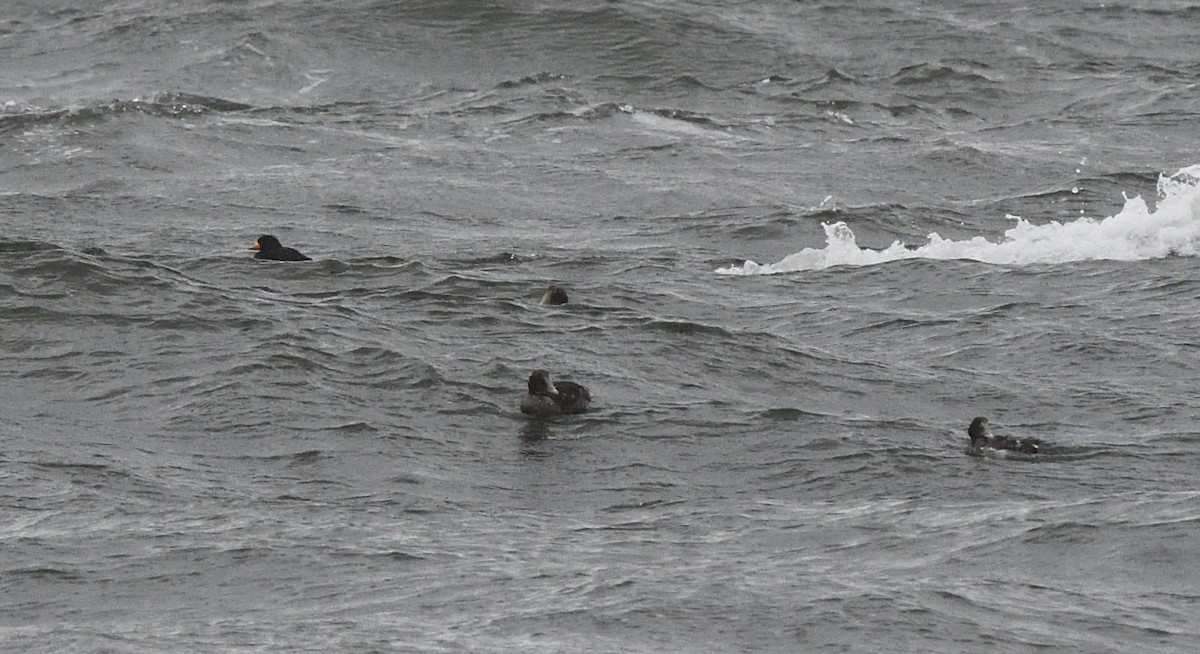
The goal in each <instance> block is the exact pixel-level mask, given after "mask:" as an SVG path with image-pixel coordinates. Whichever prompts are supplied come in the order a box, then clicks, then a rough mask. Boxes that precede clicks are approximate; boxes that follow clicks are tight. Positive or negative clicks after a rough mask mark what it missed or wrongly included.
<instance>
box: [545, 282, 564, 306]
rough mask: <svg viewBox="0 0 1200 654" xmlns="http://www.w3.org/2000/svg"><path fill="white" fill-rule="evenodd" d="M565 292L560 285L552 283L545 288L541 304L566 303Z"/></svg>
mask: <svg viewBox="0 0 1200 654" xmlns="http://www.w3.org/2000/svg"><path fill="white" fill-rule="evenodd" d="M566 303H567V292H566V291H564V290H563V289H562V287H561V286H556V285H554V284H551V285H550V288H547V289H546V294H545V295H543V296H542V304H566Z"/></svg>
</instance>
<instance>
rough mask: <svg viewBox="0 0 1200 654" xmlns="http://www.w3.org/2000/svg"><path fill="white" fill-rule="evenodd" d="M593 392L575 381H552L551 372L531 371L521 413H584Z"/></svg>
mask: <svg viewBox="0 0 1200 654" xmlns="http://www.w3.org/2000/svg"><path fill="white" fill-rule="evenodd" d="M591 401H592V394H591V393H589V392H588V389H586V388H584V387H583V386H580V385H579V384H576V383H575V382H569V381H560V382H551V381H550V373H549V372H548V371H545V370H534V371H533V372H531V373H529V391H528V392H526V393H525V396H524V397H522V398H521V413H528V414H530V415H535V416H557V415H563V414H568V413H583V412H584V411H586V410H587V406H588V402H591Z"/></svg>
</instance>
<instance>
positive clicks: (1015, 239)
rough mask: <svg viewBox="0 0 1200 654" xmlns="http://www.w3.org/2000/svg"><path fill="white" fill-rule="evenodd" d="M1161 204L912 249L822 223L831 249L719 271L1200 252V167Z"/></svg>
mask: <svg viewBox="0 0 1200 654" xmlns="http://www.w3.org/2000/svg"><path fill="white" fill-rule="evenodd" d="M1158 195H1159V198H1160V200H1159V202H1158V207H1157V209H1155V210H1152V209H1151V208H1150V207H1149V206H1148V205H1147V204H1146V201H1145V200H1143V199H1142V198H1141V197H1140V196H1135V197H1126V198H1125V206H1124V207H1122V208H1121V211H1120V212H1118V213H1117V214H1115V215H1112V216H1109V217H1108V218H1104V219H1103V220H1096V219H1094V218H1080V219H1079V220H1075V221H1071V222H1066V223H1061V222H1057V221H1055V222H1050V223H1047V224H1044V225H1034V224H1032V223H1030V222H1028V221H1026V220H1024V219H1022V218H1020V217H1018V216H1009V217H1010V218H1012V219H1014V220H1016V221H1017V224H1016V225H1015V226H1014V227H1013V228H1011V229H1009V230H1008V231H1006V232H1004V239H1003V240H1001V241H1000V242H996V243H994V242H992V241H989V240H987V239H985V238H983V237H982V236H976V237H974V238H972V239H969V240H965V241H954V240H948V239H944V238H942V237H940V236H938V234H937V233H936V232H935V233H932V234H930V235H929V237H928V239H929V241H928V242H927V243H926V244H924V245H921V246H918V247H908V246H907V245H905V244H904V243H902V242H900V241H896V242H894V243H892V244H891V245H890V246H888V247H887V248H885V249H882V250H872V249H869V248H860V247H858V244H857V242H856V241H855V236H854V232H853V231H852V230H851V229H850V227H849V226H848V225H847V224H846V223H844V222H836V223H832V224H830V223H821V226H822V227H824V228H825V247H824V248H821V249H816V248H805V249H803V250H801V251H799V252H796V253H794V254H790V255H788V256H786V257H784V258H783V259H782V260H781V261H779V262H777V263H773V264H759V263H755V262H753V261H746V262H745V263H744V264H742V265H741V266H729V267H727V268H719V269H718V270H717V271H716V272H718V273H721V274H726V275H769V274H775V273H786V272H798V271H805V270H821V269H824V268H829V267H832V266H869V265H874V264H879V263H886V262H888V261H897V260H901V259H970V260H974V261H982V262H984V263H993V264H1001V265H1018V266H1019V265H1027V264H1043V263H1051V264H1052V263H1067V262H1072V261H1085V260H1093V259H1108V260H1116V261H1140V260H1144V259H1161V258H1163V257H1168V256H1196V255H1197V254H1198V253H1200V247H1198V244H1200V165H1195V166H1190V167H1188V168H1183V169H1181V170H1179V171H1178V172H1176V173H1175V174H1174V175H1171V176H1166V175H1162V176H1160V177H1159V180H1158Z"/></svg>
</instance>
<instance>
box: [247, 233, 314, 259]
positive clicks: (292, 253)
mask: <svg viewBox="0 0 1200 654" xmlns="http://www.w3.org/2000/svg"><path fill="white" fill-rule="evenodd" d="M250 249H251V250H258V252H255V253H254V258H255V259H270V260H272V261H312V258H311V257H307V256H304V255H303V254H301V252H300V251H299V250H297V249H295V248H285V247H283V244H282V243H280V242H279V239H277V238H275V237H274V236H270V235H268V234H263V235H262V236H259V237H258V240H257V241H255V242H254V245H251V246H250Z"/></svg>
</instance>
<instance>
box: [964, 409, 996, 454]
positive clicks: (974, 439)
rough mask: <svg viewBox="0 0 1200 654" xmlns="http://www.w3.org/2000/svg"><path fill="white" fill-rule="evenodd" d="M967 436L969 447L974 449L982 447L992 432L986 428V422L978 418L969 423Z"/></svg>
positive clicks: (981, 417) (985, 419)
mask: <svg viewBox="0 0 1200 654" xmlns="http://www.w3.org/2000/svg"><path fill="white" fill-rule="evenodd" d="M967 436H970V437H971V445H974V446H976V447H978V446H980V445H982V444H983V443H985V442H986V441H987V439H989V438H991V437H992V430H991V428H989V427H988V420H987V418H984V417H983V416H980V417H978V418H976V419H974V420H972V421H971V426H970V427H967Z"/></svg>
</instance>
